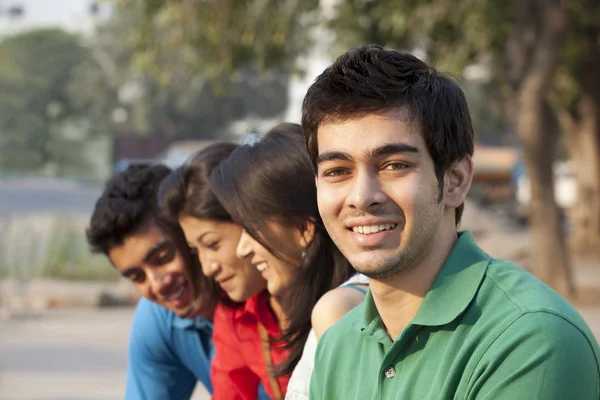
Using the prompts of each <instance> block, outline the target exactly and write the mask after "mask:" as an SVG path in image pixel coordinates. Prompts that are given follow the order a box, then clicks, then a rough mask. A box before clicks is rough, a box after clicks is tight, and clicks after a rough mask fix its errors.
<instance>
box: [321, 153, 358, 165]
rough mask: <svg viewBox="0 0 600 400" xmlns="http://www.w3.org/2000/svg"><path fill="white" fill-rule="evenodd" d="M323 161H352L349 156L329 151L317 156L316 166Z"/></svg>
mask: <svg viewBox="0 0 600 400" xmlns="http://www.w3.org/2000/svg"><path fill="white" fill-rule="evenodd" d="M325 161H352V157H350V154H348V153H344V152H342V151H329V152H327V153H323V154H319V156H318V157H317V165H318V164H321V163H324V162H325Z"/></svg>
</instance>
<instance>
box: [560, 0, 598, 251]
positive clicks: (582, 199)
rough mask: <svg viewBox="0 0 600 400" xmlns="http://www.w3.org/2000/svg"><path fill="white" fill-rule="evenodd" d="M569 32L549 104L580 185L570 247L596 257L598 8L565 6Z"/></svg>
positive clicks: (577, 3) (586, 3) (579, 3)
mask: <svg viewBox="0 0 600 400" xmlns="http://www.w3.org/2000/svg"><path fill="white" fill-rule="evenodd" d="M567 12H568V18H569V30H568V35H567V43H566V46H565V51H564V52H563V55H562V59H561V66H560V68H559V72H558V76H557V79H555V80H554V90H553V92H552V96H551V100H552V104H553V105H554V107H555V108H556V109H557V110H558V112H559V117H560V122H561V125H562V127H563V131H564V132H565V134H566V137H565V141H566V144H567V148H568V150H569V153H570V158H571V161H572V163H573V165H574V172H575V176H576V181H577V184H578V194H577V202H576V204H575V205H574V209H573V212H572V221H573V228H574V229H573V234H572V236H571V246H572V248H573V249H574V250H575V251H576V252H577V253H579V254H581V253H583V254H585V255H596V256H598V254H599V252H600V76H599V75H598V71H600V3H598V2H597V1H593V0H574V1H570V2H568V3H567Z"/></svg>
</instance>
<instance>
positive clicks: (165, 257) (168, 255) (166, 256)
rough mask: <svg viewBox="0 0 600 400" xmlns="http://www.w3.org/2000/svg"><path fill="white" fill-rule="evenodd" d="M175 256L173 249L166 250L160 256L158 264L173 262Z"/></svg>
mask: <svg viewBox="0 0 600 400" xmlns="http://www.w3.org/2000/svg"><path fill="white" fill-rule="evenodd" d="M174 256H175V251H174V250H173V249H168V250H165V251H163V252H161V253H160V254H159V255H158V260H157V261H158V264H166V263H168V262H169V261H171V260H172V259H173V257H174Z"/></svg>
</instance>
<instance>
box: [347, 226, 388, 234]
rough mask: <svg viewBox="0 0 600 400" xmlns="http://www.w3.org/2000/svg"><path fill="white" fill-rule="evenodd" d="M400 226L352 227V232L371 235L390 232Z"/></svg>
mask: <svg viewBox="0 0 600 400" xmlns="http://www.w3.org/2000/svg"><path fill="white" fill-rule="evenodd" d="M397 226H398V224H379V225H361V226H354V227H352V229H351V230H352V232H354V233H360V234H362V235H371V234H373V233H379V232H383V231H389V230H392V229H394V228H396V227H397Z"/></svg>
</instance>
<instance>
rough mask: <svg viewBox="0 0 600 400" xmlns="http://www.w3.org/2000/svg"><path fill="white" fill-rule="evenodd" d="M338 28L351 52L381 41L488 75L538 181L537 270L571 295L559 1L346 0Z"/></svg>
mask: <svg viewBox="0 0 600 400" xmlns="http://www.w3.org/2000/svg"><path fill="white" fill-rule="evenodd" d="M331 27H332V28H333V29H334V30H335V31H336V32H337V37H338V40H339V43H340V45H341V47H343V48H344V49H345V48H347V47H349V46H355V45H358V44H362V43H379V44H382V45H384V46H388V47H394V48H401V49H408V50H413V51H416V52H417V53H421V54H422V55H423V56H424V58H425V59H427V60H428V61H430V62H432V63H433V64H435V65H436V66H437V67H438V69H440V70H442V71H448V72H452V73H454V74H460V75H463V73H464V72H466V68H467V67H470V68H473V67H478V68H479V69H480V70H482V71H485V72H486V74H489V79H486V81H487V85H488V88H489V89H490V90H489V91H488V92H487V93H488V94H489V95H490V97H491V98H492V99H501V101H502V104H503V111H504V112H505V113H506V115H507V116H508V117H509V118H510V119H511V121H512V123H513V126H514V129H515V131H516V133H517V136H518V137H519V139H520V140H521V142H522V144H523V149H524V161H525V165H526V168H527V171H528V174H529V176H530V179H531V185H532V199H531V205H532V207H531V211H532V213H531V221H532V233H533V248H532V251H531V255H532V263H533V268H534V271H535V272H536V274H537V275H538V276H539V277H540V278H542V279H543V280H545V281H546V282H548V283H549V284H551V285H552V286H554V287H555V288H557V289H558V290H560V291H562V292H563V293H570V292H572V290H573V284H572V279H571V276H570V268H569V259H568V254H567V249H566V246H565V241H564V235H563V234H562V230H561V224H560V213H559V210H558V207H557V205H556V201H555V199H554V195H553V193H554V189H553V187H554V186H553V185H554V183H553V177H552V164H553V161H554V155H555V151H556V146H557V142H558V129H556V126H557V124H556V114H555V113H554V112H553V110H552V109H551V107H550V106H549V105H548V102H547V92H548V90H549V89H550V86H551V85H550V82H551V80H552V78H553V76H554V74H555V71H556V68H557V66H558V63H559V56H560V52H561V49H562V44H563V38H564V33H565V30H566V23H565V16H564V10H563V9H562V8H561V5H560V3H559V2H558V0H556V1H555V0H552V1H541V0H522V1H515V2H503V1H499V0H492V1H487V0H468V1H463V2H455V1H450V0H425V1H417V0H404V1H392V0H341V1H340V3H339V6H338V14H337V16H336V17H335V18H334V19H333V20H332V21H331ZM338 50H339V49H338Z"/></svg>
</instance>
